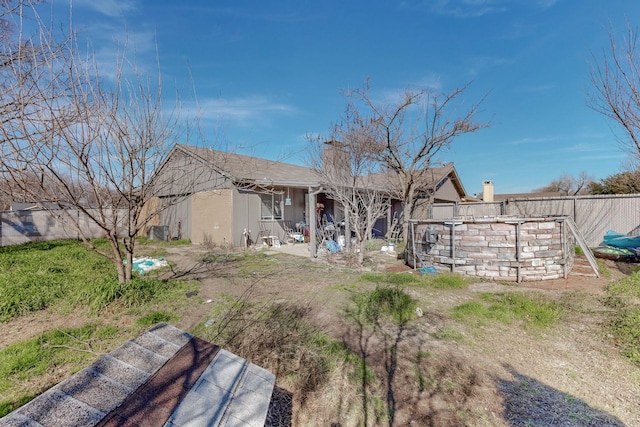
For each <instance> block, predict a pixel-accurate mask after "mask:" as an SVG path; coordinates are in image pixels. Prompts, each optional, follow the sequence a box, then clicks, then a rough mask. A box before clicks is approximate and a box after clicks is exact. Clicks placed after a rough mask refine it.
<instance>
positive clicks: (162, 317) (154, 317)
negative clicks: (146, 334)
mask: <svg viewBox="0 0 640 427" xmlns="http://www.w3.org/2000/svg"><path fill="white" fill-rule="evenodd" d="M174 319H175V316H174V315H172V314H170V313H167V312H165V311H154V312H151V313H149V314H147V315H146V316H143V317H141V318H139V319H138V320H137V321H136V324H137V325H138V326H142V327H150V326H153V325H155V324H156V323H160V322H170V321H172V320H174Z"/></svg>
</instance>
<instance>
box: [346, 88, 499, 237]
mask: <svg viewBox="0 0 640 427" xmlns="http://www.w3.org/2000/svg"><path fill="white" fill-rule="evenodd" d="M467 87H468V86H464V87H462V88H458V89H455V90H454V91H452V92H450V93H446V94H438V93H435V92H433V91H431V90H427V89H417V88H411V87H410V88H407V89H406V90H405V91H404V92H403V93H402V94H401V95H399V96H398V99H397V100H396V101H395V102H394V101H392V102H388V101H381V102H378V101H377V100H376V99H374V97H373V96H372V94H371V91H370V86H369V82H368V81H366V82H365V84H364V86H363V87H362V88H361V89H356V90H349V91H347V92H346V93H345V94H346V96H347V98H348V99H349V103H348V107H347V111H348V114H347V118H348V121H349V122H350V123H352V124H353V125H354V126H357V127H360V128H362V129H363V132H364V133H365V134H366V135H367V142H366V150H367V151H368V152H369V155H370V156H371V158H372V159H374V160H375V161H376V162H377V163H378V164H379V165H380V170H381V172H382V173H384V174H385V180H386V182H387V188H386V191H387V192H388V194H389V195H391V196H392V197H393V198H395V199H397V200H400V201H401V202H402V210H403V212H402V223H403V227H402V230H403V235H404V236H407V229H408V220H409V219H410V218H412V217H413V216H414V214H415V213H416V212H417V211H418V209H420V208H423V207H424V206H425V205H428V204H430V203H431V202H432V201H433V200H432V197H433V193H434V192H435V187H434V186H435V181H434V176H433V171H432V170H431V169H430V168H431V166H432V162H434V161H435V159H436V156H437V155H438V154H440V152H441V151H442V150H443V149H446V148H447V147H449V146H450V145H451V143H452V142H453V140H454V139H455V138H456V137H458V136H460V135H463V134H467V133H472V132H475V131H477V130H479V129H482V128H485V127H488V126H489V123H485V122H480V121H477V120H476V115H477V114H478V107H479V105H480V103H481V102H482V100H481V101H480V102H479V103H477V104H473V105H471V106H469V107H467V108H466V109H463V111H462V113H457V111H458V110H457V109H455V107H454V103H455V102H456V101H458V100H459V98H460V97H461V96H462V95H463V94H464V91H465V90H466V89H467ZM349 126H351V124H350V125H349Z"/></svg>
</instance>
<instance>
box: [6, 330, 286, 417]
mask: <svg viewBox="0 0 640 427" xmlns="http://www.w3.org/2000/svg"><path fill="white" fill-rule="evenodd" d="M274 384H275V377H274V375H273V374H272V373H270V372H269V371H266V370H265V369H262V368H260V367H259V366H256V365H254V364H252V363H250V362H248V361H247V360H245V359H242V358H240V357H238V356H236V355H234V354H232V353H229V352H228V351H226V350H223V349H220V348H219V347H218V346H215V345H213V344H211V343H207V342H206V341H203V340H201V339H199V338H197V337H194V336H192V335H191V334H188V333H186V332H183V331H181V330H179V329H177V328H174V327H173V326H170V325H167V324H164V323H162V324H159V325H157V326H155V327H154V328H152V329H150V330H149V331H147V332H145V333H143V334H142V335H140V336H138V337H137V338H135V339H133V340H131V341H128V342H126V343H125V344H123V345H122V346H120V347H119V348H117V349H115V350H113V351H112V352H111V353H109V354H107V355H104V356H102V357H100V358H99V359H98V360H97V361H96V362H94V363H93V364H92V365H91V366H89V367H87V368H85V369H83V370H81V371H80V372H78V373H76V374H75V375H73V376H72V377H71V378H69V379H67V380H65V381H63V382H61V383H60V384H58V385H56V386H54V387H52V388H51V389H49V390H48V391H46V392H45V393H43V394H41V395H40V396H38V397H36V398H35V399H34V400H32V401H31V402H29V403H27V404H25V405H24V406H22V407H20V408H18V409H17V410H15V411H14V412H12V413H10V414H8V415H7V416H5V417H4V418H2V419H0V426H1V427H42V426H44V427H66V426H69V427H71V426H74V427H76V426H87V427H93V426H139V427H143V426H148V427H156V426H158V427H159V426H165V427H177V426H232V425H233V426H246V427H256V426H260V427H262V426H264V423H265V418H266V416H267V410H268V407H269V401H270V397H271V393H272V391H273V387H274Z"/></svg>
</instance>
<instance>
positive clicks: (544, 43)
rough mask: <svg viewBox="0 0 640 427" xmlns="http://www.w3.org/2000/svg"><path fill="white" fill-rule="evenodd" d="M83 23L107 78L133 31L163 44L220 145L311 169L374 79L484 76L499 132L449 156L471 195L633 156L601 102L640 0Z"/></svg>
mask: <svg viewBox="0 0 640 427" xmlns="http://www.w3.org/2000/svg"><path fill="white" fill-rule="evenodd" d="M55 7H56V8H58V7H60V8H63V7H68V2H65V1H64V0H55ZM67 14H68V13H67ZM59 16H64V15H61V14H59ZM73 16H74V21H75V25H76V28H78V29H79V30H80V31H82V34H83V35H86V36H87V37H89V38H91V41H92V45H93V48H94V49H95V51H96V57H97V58H98V60H99V61H100V64H101V65H102V66H103V68H102V70H103V71H102V72H103V74H104V75H106V76H108V74H109V72H110V70H109V67H110V66H112V64H113V53H112V49H113V45H114V43H116V42H118V41H121V40H122V38H123V35H124V34H128V37H129V39H130V40H131V44H134V45H135V48H136V51H137V60H138V62H140V63H141V64H143V65H144V64H145V63H146V64H147V65H148V66H149V67H150V68H153V62H154V61H155V49H156V46H157V49H158V53H159V59H160V62H161V68H162V73H163V78H164V81H165V82H172V83H173V82H175V83H176V84H177V85H178V86H184V87H189V86H190V85H191V84H192V83H191V80H192V82H193V85H195V88H196V93H197V98H198V102H199V104H200V106H201V108H202V111H203V114H204V117H205V123H206V125H207V133H208V137H209V138H210V139H211V141H213V140H214V139H217V141H218V144H220V145H219V146H220V147H226V148H228V149H231V150H235V151H239V152H242V153H245V154H252V155H256V156H260V157H266V158H272V159H284V161H287V162H290V163H298V164H303V162H304V156H305V155H304V153H305V150H306V147H307V144H308V143H307V142H306V140H305V138H304V136H305V135H306V134H307V133H311V134H326V133H327V131H328V129H329V126H330V124H331V123H332V122H335V121H337V120H339V118H340V115H341V114H342V112H343V111H344V107H345V102H346V100H345V98H344V97H343V96H342V95H341V94H340V91H341V89H345V88H349V87H358V86H361V85H362V83H363V81H364V80H365V79H366V78H367V77H368V78H370V80H371V86H372V91H373V92H374V93H378V94H389V93H394V92H397V91H399V90H401V89H403V88H405V87H407V86H408V85H418V86H421V87H425V88H430V89H433V90H435V91H439V92H449V91H451V90H453V89H455V88H456V87H459V86H463V85H465V84H467V83H469V82H471V86H470V87H469V88H468V89H467V90H466V91H465V94H464V96H463V101H464V104H466V105H471V104H473V103H476V102H477V101H479V100H480V99H481V98H482V97H483V96H485V95H486V96H487V97H486V100H485V101H484V102H483V104H482V113H481V116H480V118H481V119H482V120H486V121H489V120H490V121H491V127H490V128H488V129H483V130H480V131H478V132H476V133H473V134H470V135H466V136H463V137H460V138H458V139H456V140H455V141H454V142H453V144H452V146H451V148H450V149H449V150H448V151H447V152H445V153H443V154H442V156H441V157H440V158H439V159H438V160H441V161H453V162H454V163H455V165H456V169H457V170H458V173H459V174H460V176H461V178H462V182H463V184H464V186H465V189H466V190H467V193H468V194H474V193H477V192H479V191H481V190H482V181H483V180H487V179H490V180H492V181H493V182H494V186H495V191H496V193H516V192H527V191H530V190H533V189H535V188H538V187H541V186H544V185H545V184H547V183H549V182H550V181H551V180H553V179H555V178H557V177H559V176H560V175H562V174H572V175H577V174H579V173H580V172H581V171H586V172H588V173H590V174H592V175H593V176H594V177H595V178H596V179H601V178H604V177H606V176H608V175H610V174H613V173H617V172H619V171H620V170H622V163H623V162H624V160H625V158H626V157H627V156H626V155H625V153H624V152H623V151H622V150H621V148H620V145H619V143H618V141H617V139H616V137H615V134H614V132H613V130H612V126H613V124H612V123H611V122H609V121H608V120H607V119H605V118H604V117H602V116H600V115H599V114H598V113H596V112H594V111H593V110H591V109H590V108H589V107H588V106H587V101H586V94H587V92H588V91H589V90H590V81H589V69H590V63H591V62H592V55H593V54H596V55H600V53H601V52H602V50H603V49H606V48H607V47H608V44H607V43H608V38H607V28H613V29H614V32H619V33H622V32H623V31H624V29H625V27H626V25H627V22H628V21H629V22H631V23H632V24H636V25H637V24H640V23H638V22H634V21H633V19H636V17H640V2H638V1H637V0H610V1H607V2H605V1H602V0H424V1H421V0H401V1H378V0H369V1H348V0H347V1H345V0H341V1H334V0H327V1H318V0H313V1H307V0H288V1H265V0H251V1H243V0H235V1H220V0H182V1H178V0H99V1H98V0H73ZM125 28H126V29H125ZM190 75H191V76H192V77H189V76H190Z"/></svg>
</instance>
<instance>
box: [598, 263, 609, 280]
mask: <svg viewBox="0 0 640 427" xmlns="http://www.w3.org/2000/svg"><path fill="white" fill-rule="evenodd" d="M596 265H597V266H598V271H599V272H600V275H601V276H602V277H604V278H606V279H610V278H611V276H612V274H611V270H610V269H609V266H608V265H607V263H605V262H604V261H603V260H601V259H596Z"/></svg>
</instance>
